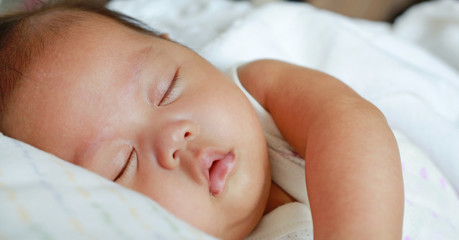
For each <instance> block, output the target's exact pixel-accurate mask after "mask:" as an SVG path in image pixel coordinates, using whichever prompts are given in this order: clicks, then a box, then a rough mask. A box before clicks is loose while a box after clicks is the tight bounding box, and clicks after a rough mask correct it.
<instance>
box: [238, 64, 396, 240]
mask: <svg viewBox="0 0 459 240" xmlns="http://www.w3.org/2000/svg"><path fill="white" fill-rule="evenodd" d="M239 77H240V80H241V82H242V84H243V85H244V86H245V87H246V89H247V90H248V91H249V92H250V93H251V94H252V95H253V96H254V97H255V98H256V99H257V100H258V101H259V102H260V104H262V105H263V106H264V107H265V108H266V110H267V111H268V112H270V114H271V115H272V117H273V118H274V120H275V122H276V124H277V126H278V128H279V129H280V131H281V133H282V134H283V136H284V138H285V139H286V140H287V141H288V142H289V143H290V144H291V145H292V146H293V148H294V149H295V150H296V151H298V153H300V154H301V155H302V156H303V157H305V163H306V184H307V188H308V197H309V201H310V204H311V211H312V217H313V224H314V239H400V238H401V232H402V222H403V204H404V194H403V180H402V173H401V166H400V157H399V152H398V148H397V144H396V141H395V138H394V136H393V134H392V132H391V130H390V128H389V127H388V125H387V122H386V120H385V118H384V116H383V115H382V113H381V112H380V111H379V110H378V109H377V108H376V107H374V106H373V105H372V104H370V103H369V102H367V101H366V100H364V99H363V98H361V97H360V96H359V95H358V94H356V93H355V92H354V91H353V90H351V89H350V88H349V87H348V86H346V85H345V84H343V83H342V82H340V81H338V80H336V79H335V78H333V77H331V76H329V75H326V74H324V73H321V72H318V71H314V70H311V69H306V68H303V67H299V66H295V65H291V64H288V63H284V62H279V61H274V60H261V61H257V62H253V63H249V64H247V65H245V66H242V67H241V68H240V69H239Z"/></svg>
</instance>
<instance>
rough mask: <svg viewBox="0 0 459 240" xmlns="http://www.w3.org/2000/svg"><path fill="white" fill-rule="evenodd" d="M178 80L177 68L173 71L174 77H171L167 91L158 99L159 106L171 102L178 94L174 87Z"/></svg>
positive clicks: (178, 70) (178, 71)
mask: <svg viewBox="0 0 459 240" xmlns="http://www.w3.org/2000/svg"><path fill="white" fill-rule="evenodd" d="M178 80H180V68H179V69H177V72H175V75H174V78H173V79H172V81H171V83H170V84H169V87H168V88H167V91H166V92H165V93H164V96H163V97H162V98H161V101H159V104H158V105H159V106H164V105H167V104H169V103H171V102H172V101H173V100H174V99H175V98H176V97H177V95H178V91H177V89H176V85H177V81H178Z"/></svg>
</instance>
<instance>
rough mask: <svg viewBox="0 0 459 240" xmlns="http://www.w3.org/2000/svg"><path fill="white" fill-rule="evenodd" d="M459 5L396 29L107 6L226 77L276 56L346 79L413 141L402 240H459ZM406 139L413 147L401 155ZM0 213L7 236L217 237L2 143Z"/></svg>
mask: <svg viewBox="0 0 459 240" xmlns="http://www.w3.org/2000/svg"><path fill="white" fill-rule="evenodd" d="M458 5H459V3H458V2H457V1H454V0H443V1H430V2H428V3H424V4H421V5H419V6H417V7H414V8H412V9H411V10H410V11H409V12H408V13H407V14H406V15H403V16H402V17H401V18H399V19H398V20H397V21H396V23H395V25H394V26H393V27H392V26H390V25H388V24H385V23H379V22H368V21H362V20H355V19H349V18H346V17H343V16H339V15H336V14H334V13H330V12H327V11H322V10H318V9H316V8H314V7H312V6H309V5H307V4H289V3H276V4H271V5H262V6H260V7H254V6H252V5H250V4H249V3H247V2H244V1H225V0H192V1H191V0H174V1H170V0H129V1H126V0H112V2H111V3H110V8H113V9H115V10H119V11H121V12H125V13H127V14H129V15H131V16H133V17H136V18H140V19H142V20H144V21H145V22H146V23H147V24H149V25H151V26H153V27H155V28H157V29H158V30H160V31H162V32H168V33H170V36H171V37H172V38H173V39H175V40H178V41H179V42H181V43H184V44H185V45H188V46H190V47H191V48H192V49H194V50H196V51H198V52H199V53H201V54H202V55H204V56H205V57H206V58H207V59H209V60H210V61H211V62H212V63H214V64H215V65H216V66H218V67H219V68H220V69H222V70H225V69H227V68H229V67H230V66H233V65H234V64H235V63H238V62H247V61H250V60H254V59H258V58H276V59H281V60H286V61H289V62H294V63H297V64H300V65H304V66H307V67H312V68H316V69H319V70H322V71H325V72H327V73H329V74H332V75H334V76H336V77H338V78H340V79H342V80H343V81H344V82H346V83H347V84H349V85H350V86H351V87H353V88H354V89H356V90H357V91H358V93H359V94H361V95H363V96H364V97H366V98H367V99H369V100H370V101H372V102H373V103H374V104H376V105H377V106H378V107H380V108H381V109H382V110H383V112H384V114H385V115H386V116H387V118H388V120H389V123H390V124H391V126H392V127H393V128H395V129H397V130H398V131H399V132H401V133H403V134H404V136H406V137H400V136H399V137H398V138H397V139H398V141H399V145H400V146H401V149H402V159H403V169H404V176H405V191H406V200H407V201H406V206H405V213H406V217H405V226H404V231H405V232H404V240H409V239H452V240H453V239H457V236H458V235H459V234H458V228H459V223H458V220H457V216H459V213H458V212H457V211H458V209H459V208H458V205H457V204H458V201H459V200H458V199H457V196H455V195H454V192H453V191H452V190H451V185H453V186H455V187H456V191H457V190H458V189H459V167H458V166H459V161H458V157H457V156H459V145H458V144H459V108H458V107H457V106H458V103H459V76H458V70H457V66H454V63H457V62H459V59H458V57H459V54H454V51H456V50H457V49H459V46H458V45H459V41H454V39H456V38H457V37H455V36H457V33H458V30H457V26H458V25H457V24H458V22H457V17H458V16H459V15H458V14H457V8H458ZM423 22H425V23H428V25H426V24H423ZM439 33H441V34H439ZM423 39H426V40H423ZM405 142H408V143H407V145H411V143H410V142H412V143H413V144H414V145H416V147H417V148H407V147H402V146H403V144H404V143H405ZM418 148H419V149H418ZM403 149H412V150H410V151H405V150H403ZM419 159H421V160H419ZM430 160H431V161H430ZM298 175H300V174H298ZM449 183H451V185H450V184H449ZM292 195H295V196H298V195H301V193H292ZM425 196H428V197H425ZM0 213H1V214H0V239H3V238H6V239H210V238H209V237H208V236H206V235H205V234H203V233H200V232H199V231H197V230H196V229H194V228H192V227H190V226H189V225H188V224H186V223H183V222H182V221H180V220H178V219H176V218H175V217H173V216H171V215H170V214H169V213H167V212H166V211H165V210H164V209H162V208H161V207H159V206H158V205H157V204H156V203H154V202H153V201H151V200H150V199H147V198H145V197H144V196H142V195H140V194H138V193H135V192H133V191H130V190H127V189H125V188H122V187H120V186H117V185H116V184H113V183H111V182H109V181H107V180H105V179H103V178H101V177H98V176H96V175H94V174H92V173H89V172H88V171H86V170H84V169H81V168H78V167H75V166H73V165H70V164H68V163H66V162H64V161H62V160H60V159H57V158H56V157H54V156H52V155H50V154H46V153H44V152H42V151H40V150H37V149H35V148H33V147H31V146H29V145H27V144H24V143H21V142H18V141H15V140H12V139H10V138H7V137H4V136H0ZM407 228H408V229H412V231H411V232H410V231H408V230H407ZM448 228H449V229H448ZM452 231H453V233H456V235H453V236H452V237H451V232H452ZM299 236H301V235H299ZM288 237H289V238H287V239H295V234H291V235H288Z"/></svg>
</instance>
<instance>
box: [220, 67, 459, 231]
mask: <svg viewBox="0 0 459 240" xmlns="http://www.w3.org/2000/svg"><path fill="white" fill-rule="evenodd" d="M227 74H228V76H229V77H230V78H231V80H233V82H235V83H236V84H237V85H238V86H239V88H241V90H242V91H243V92H244V93H245V94H246V96H247V98H248V99H249V101H250V102H251V103H252V105H253V107H254V109H255V110H256V112H257V115H258V117H259V118H260V120H261V122H262V125H263V130H264V133H265V136H266V139H267V144H268V152H269V160H270V162H271V171H272V180H273V181H274V182H275V183H277V185H279V186H280V187H281V188H283V189H284V190H285V191H286V192H287V193H289V194H290V195H291V196H292V197H294V198H295V199H297V201H298V202H295V203H288V204H285V205H283V206H280V207H278V208H276V209H275V210H273V211H272V212H270V213H268V214H267V215H266V216H264V217H263V219H262V220H261V222H260V224H259V225H258V227H257V228H256V229H255V231H254V232H253V233H252V235H251V236H249V237H248V238H247V239H248V240H249V239H250V240H255V239H260V240H261V239H266V240H269V239H280V240H300V239H313V226H312V216H311V210H310V208H309V200H308V197H307V190H306V184H305V171H304V160H303V159H302V158H301V157H300V156H299V155H298V154H297V153H295V151H294V150H293V148H292V147H291V146H290V145H289V144H288V143H287V142H286V141H285V140H284V138H283V137H282V135H281V134H280V132H279V130H278V128H277V127H276V125H275V123H274V121H273V119H272V117H271V116H270V115H269V113H268V112H267V111H266V110H265V109H264V108H263V107H262V106H261V105H260V104H259V103H258V102H257V101H256V100H255V99H254V98H253V97H252V96H251V95H250V93H248V92H247V91H246V90H245V89H244V87H243V86H242V84H241V83H240V81H239V78H238V76H237V67H232V68H230V69H229V70H228V71H227ZM395 136H396V139H397V143H398V146H399V149H400V155H401V161H402V171H403V178H404V186H405V213H404V223H403V239H406V240H408V239H455V237H457V236H458V234H459V232H458V229H459V200H458V198H457V196H456V195H455V193H454V190H453V188H452V186H451V184H450V183H449V182H448V181H447V180H446V179H445V176H443V174H442V173H441V172H440V171H439V170H438V169H437V168H436V167H435V165H434V164H433V163H432V161H431V160H430V159H429V158H428V157H427V156H426V155H425V154H424V153H423V152H422V151H421V150H420V149H419V148H418V147H416V145H414V144H413V143H412V142H411V141H410V140H409V139H408V138H407V137H406V136H404V135H403V134H401V133H399V132H395ZM375 174H377V173H375ZM375 187H376V186H375Z"/></svg>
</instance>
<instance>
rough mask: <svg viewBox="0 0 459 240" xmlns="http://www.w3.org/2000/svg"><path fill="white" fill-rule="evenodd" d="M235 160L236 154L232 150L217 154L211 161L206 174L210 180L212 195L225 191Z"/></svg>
mask: <svg viewBox="0 0 459 240" xmlns="http://www.w3.org/2000/svg"><path fill="white" fill-rule="evenodd" d="M235 160H236V158H235V155H234V153H233V152H232V151H231V152H228V153H226V154H221V155H219V156H218V155H217V156H216V157H215V158H214V159H212V160H210V161H209V163H208V168H207V171H206V175H207V177H208V180H209V193H210V194H211V195H213V196H216V195H218V194H219V193H221V192H222V191H223V189H224V188H225V185H226V180H227V177H228V176H229V174H230V173H231V170H232V169H233V167H234V165H235V162H236V161H235Z"/></svg>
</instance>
